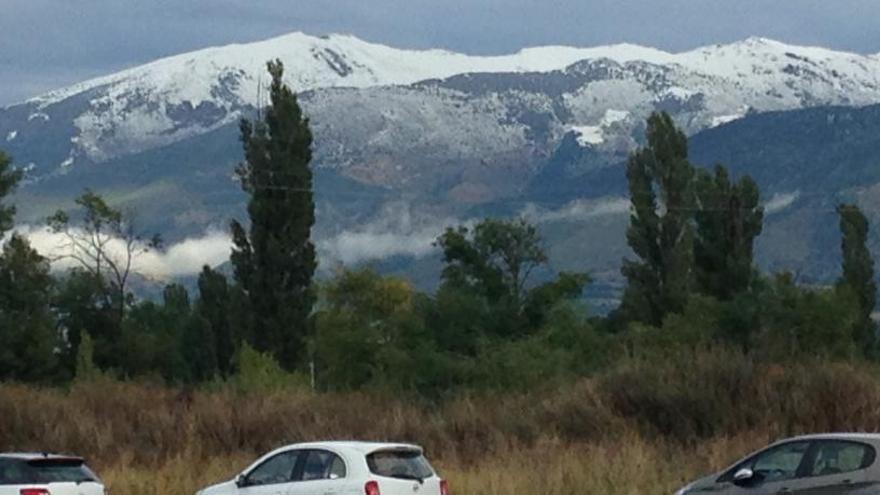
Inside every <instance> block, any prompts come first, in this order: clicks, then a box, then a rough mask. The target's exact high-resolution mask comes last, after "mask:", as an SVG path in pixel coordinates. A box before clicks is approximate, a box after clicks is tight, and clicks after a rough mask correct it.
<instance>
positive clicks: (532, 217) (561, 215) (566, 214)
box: [520, 196, 630, 223]
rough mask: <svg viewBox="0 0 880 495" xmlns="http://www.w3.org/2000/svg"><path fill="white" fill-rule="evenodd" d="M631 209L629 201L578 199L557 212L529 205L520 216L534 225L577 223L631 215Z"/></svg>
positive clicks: (609, 198) (619, 199) (606, 198)
mask: <svg viewBox="0 0 880 495" xmlns="http://www.w3.org/2000/svg"><path fill="white" fill-rule="evenodd" d="M629 208H630V202H629V199H627V198H622V197H617V196H608V197H604V198H598V199H577V200H574V201H572V202H570V203H568V204H566V205H565V206H563V207H562V208H559V209H556V210H552V209H546V208H541V207H540V206H537V205H535V204H528V205H526V207H525V208H523V209H522V211H521V212H520V215H521V216H522V217H524V218H526V219H527V220H529V221H531V222H534V223H544V222H559V221H564V220H569V221H577V220H587V219H590V218H595V217H599V216H605V215H620V214H624V213H629Z"/></svg>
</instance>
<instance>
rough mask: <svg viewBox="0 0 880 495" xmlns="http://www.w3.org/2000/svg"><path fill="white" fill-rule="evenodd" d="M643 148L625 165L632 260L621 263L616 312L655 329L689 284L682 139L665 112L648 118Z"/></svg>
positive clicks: (689, 199)
mask: <svg viewBox="0 0 880 495" xmlns="http://www.w3.org/2000/svg"><path fill="white" fill-rule="evenodd" d="M647 138H648V142H647V146H645V147H644V148H641V149H639V150H638V151H637V152H635V153H634V154H633V155H632V156H630V159H629V161H628V162H627V165H626V178H627V181H628V184H629V194H630V199H631V201H632V210H631V215H630V225H629V228H628V229H627V232H626V238H627V241H628V243H629V246H630V248H632V250H633V252H634V253H635V255H636V256H637V257H638V259H637V260H630V259H624V261H623V267H622V268H621V272H622V273H623V275H624V277H626V279H627V288H626V290H625V291H624V294H623V300H622V302H621V308H620V310H619V314H620V315H622V316H623V317H624V318H625V319H626V320H630V321H640V322H643V323H647V324H651V325H655V326H660V325H661V324H662V322H663V318H664V317H665V316H666V315H667V314H668V313H676V312H680V311H681V310H682V309H683V308H684V306H685V303H686V302H687V296H688V294H689V293H690V291H691V289H692V285H693V282H692V281H693V278H694V274H693V238H694V228H693V216H694V215H693V210H694V194H693V184H692V183H693V177H694V168H693V166H692V165H691V163H690V162H689V161H688V148H687V138H686V137H685V135H684V133H682V132H681V131H680V130H679V129H677V128H676V127H675V123H674V122H673V121H672V118H671V117H670V116H669V115H668V114H666V113H655V114H653V115H651V117H650V118H648V128H647Z"/></svg>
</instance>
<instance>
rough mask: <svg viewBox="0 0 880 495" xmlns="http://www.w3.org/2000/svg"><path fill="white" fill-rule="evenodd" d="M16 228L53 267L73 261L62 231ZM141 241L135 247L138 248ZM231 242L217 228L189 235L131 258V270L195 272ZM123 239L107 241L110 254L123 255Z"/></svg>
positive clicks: (163, 274)
mask: <svg viewBox="0 0 880 495" xmlns="http://www.w3.org/2000/svg"><path fill="white" fill-rule="evenodd" d="M18 232H19V233H20V234H22V235H24V236H25V237H27V238H28V240H29V241H30V243H31V245H32V246H33V247H34V249H36V250H37V251H38V252H39V253H40V254H42V255H43V256H46V257H48V258H50V259H53V260H55V261H54V262H53V265H54V267H55V268H58V269H64V268H70V267H72V266H74V265H75V262H74V261H73V260H71V259H69V258H66V257H65V256H66V255H69V254H71V252H70V251H69V250H68V248H66V247H65V246H66V245H67V242H66V238H65V237H64V235H62V234H58V233H55V232H52V231H51V230H49V229H46V228H33V227H27V226H25V227H21V228H19V229H18ZM144 247H145V245H144V244H139V245H138V246H137V248H139V249H138V250H141V249H143V248H144ZM231 247H232V242H231V240H230V238H229V236H228V235H227V234H225V233H222V232H218V231H208V232H205V234H204V235H202V236H199V237H191V238H187V239H184V240H182V241H180V242H177V243H174V244H171V245H169V246H167V247H165V248H164V249H162V250H149V251H147V252H143V253H140V254H138V255H137V256H136V257H135V258H134V262H133V265H132V269H133V271H135V272H137V273H140V274H142V275H144V276H147V277H151V278H159V279H164V278H172V277H178V276H183V275H191V274H194V273H198V272H199V270H201V268H202V266H203V265H210V266H217V265H219V264H221V263H223V262H225V261H226V260H228V259H229V253H230V249H231ZM125 249H126V248H125V243H124V242H123V241H122V240H121V239H110V240H109V242H108V244H107V251H108V253H109V256H112V257H113V258H114V259H123V257H124V255H125Z"/></svg>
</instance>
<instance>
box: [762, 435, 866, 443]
mask: <svg viewBox="0 0 880 495" xmlns="http://www.w3.org/2000/svg"><path fill="white" fill-rule="evenodd" d="M794 440H852V441H862V442H872V443H878V442H880V433H812V434H809V435H800V436H796V437H791V438H786V439H782V440H779V441H777V442H776V443H780V442H791V441H794Z"/></svg>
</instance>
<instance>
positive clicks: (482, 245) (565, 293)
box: [436, 218, 587, 336]
mask: <svg viewBox="0 0 880 495" xmlns="http://www.w3.org/2000/svg"><path fill="white" fill-rule="evenodd" d="M436 244H437V245H438V246H439V247H440V248H441V249H442V251H443V259H444V262H445V266H444V268H443V273H442V280H443V286H442V287H441V295H440V296H438V297H439V299H440V300H443V299H447V298H448V297H449V296H448V295H444V294H442V293H443V292H446V293H448V292H450V291H452V292H457V293H459V294H462V295H463V297H464V298H465V299H467V298H478V300H479V301H482V304H481V305H480V306H479V307H475V308H474V309H477V310H478V311H479V310H480V308H482V309H483V310H485V311H486V312H485V313H484V314H483V315H482V316H479V315H478V314H473V315H471V316H470V318H474V317H476V318H474V319H473V320H472V324H474V323H477V324H483V325H485V327H484V330H485V331H488V332H489V333H490V334H496V335H508V336H510V335H514V336H515V335H522V334H524V333H528V332H530V331H534V330H535V329H537V328H538V327H540V325H541V324H542V320H543V318H544V316H545V315H546V313H547V312H548V311H549V310H550V309H551V308H552V307H553V306H554V305H555V304H556V303H557V302H559V301H561V300H565V299H572V298H577V297H579V296H580V294H581V292H582V291H583V288H584V285H585V284H586V283H587V277H586V276H585V275H583V274H573V273H563V274H561V275H560V276H559V278H558V279H557V280H554V281H551V282H548V283H545V284H542V285H538V286H537V287H529V277H530V275H531V274H532V273H533V272H534V271H535V270H536V269H538V268H540V267H541V266H542V265H544V264H546V263H547V255H546V253H545V252H544V249H543V247H542V246H541V238H540V235H539V234H538V231H537V228H535V226H534V225H531V224H529V223H527V222H526V221H525V220H522V219H520V220H512V221H511V220H498V219H491V218H490V219H486V220H483V221H482V222H480V223H479V224H477V225H476V226H474V227H473V228H468V227H465V226H460V227H458V228H448V229H446V232H444V233H443V234H442V235H441V236H440V237H439V238H438V239H437V242H436ZM453 297H454V296H453ZM465 317H466V318H468V317H467V316H465Z"/></svg>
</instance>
